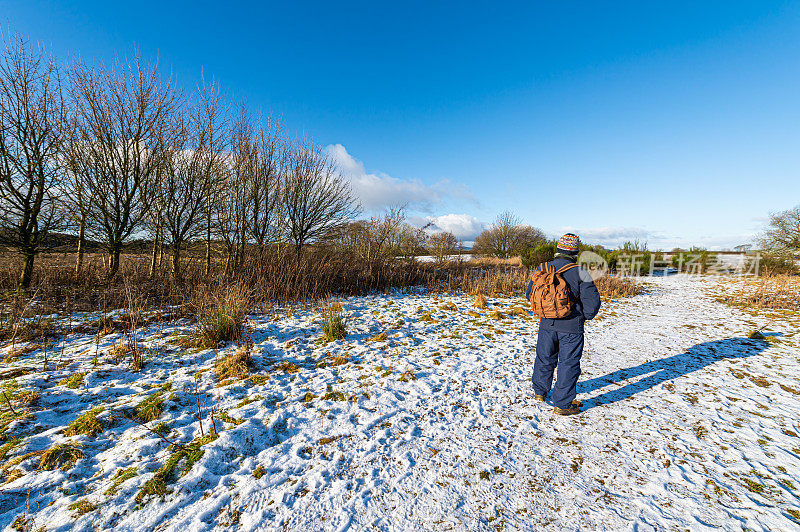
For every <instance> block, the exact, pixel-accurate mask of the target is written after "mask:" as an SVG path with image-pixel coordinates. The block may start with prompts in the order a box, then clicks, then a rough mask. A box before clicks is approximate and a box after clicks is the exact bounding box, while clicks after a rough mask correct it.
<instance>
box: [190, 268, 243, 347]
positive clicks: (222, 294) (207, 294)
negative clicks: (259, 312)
mask: <svg viewBox="0 0 800 532" xmlns="http://www.w3.org/2000/svg"><path fill="white" fill-rule="evenodd" d="M252 300H253V297H252V293H251V291H250V290H248V289H247V288H246V287H245V286H244V285H243V284H240V283H227V284H220V285H217V286H216V287H214V288H206V289H205V290H202V291H201V292H200V293H199V295H198V296H197V297H195V299H194V302H193V305H194V307H195V308H196V309H197V311H196V319H197V331H196V332H195V345H196V346H197V347H202V348H206V349H213V348H216V347H219V345H220V343H222V342H232V341H236V340H241V339H242V337H243V332H244V316H245V313H246V312H247V310H248V309H249V308H250V306H251V304H252Z"/></svg>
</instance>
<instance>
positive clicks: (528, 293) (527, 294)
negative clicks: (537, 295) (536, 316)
mask: <svg viewBox="0 0 800 532" xmlns="http://www.w3.org/2000/svg"><path fill="white" fill-rule="evenodd" d="M532 288H533V281H532V280H531V281H528V288H526V289H525V299H527V300H528V301H530V300H531V289H532Z"/></svg>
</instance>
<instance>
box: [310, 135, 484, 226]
mask: <svg viewBox="0 0 800 532" xmlns="http://www.w3.org/2000/svg"><path fill="white" fill-rule="evenodd" d="M325 149H326V151H327V153H328V155H329V156H330V157H331V158H332V159H333V160H334V161H335V162H336V164H337V165H338V166H339V168H340V169H341V170H342V173H343V174H344V175H345V177H347V178H348V179H349V181H350V186H351V187H352V189H353V193H354V194H355V196H356V198H358V201H359V202H360V203H361V207H362V208H363V209H364V211H365V212H376V211H380V210H382V209H384V208H386V207H389V206H397V205H408V206H409V208H411V209H412V210H417V211H422V212H430V211H431V210H432V209H433V206H434V205H437V204H440V203H442V201H443V200H445V199H462V200H463V199H466V200H468V201H471V202H474V201H475V200H474V198H473V197H472V194H471V193H470V191H469V189H467V187H466V186H464V185H458V184H454V183H451V182H450V181H448V180H446V179H444V180H441V181H439V182H438V183H436V184H434V185H426V184H425V183H423V182H421V181H420V180H418V179H398V178H396V177H392V176H390V175H386V174H384V173H381V172H378V173H368V172H367V171H366V169H365V168H364V163H363V162H361V161H359V160H358V159H356V158H355V157H353V156H352V155H350V154H349V153H348V152H347V149H345V147H344V146H342V145H341V144H331V145H329V146H327V147H326V148H325Z"/></svg>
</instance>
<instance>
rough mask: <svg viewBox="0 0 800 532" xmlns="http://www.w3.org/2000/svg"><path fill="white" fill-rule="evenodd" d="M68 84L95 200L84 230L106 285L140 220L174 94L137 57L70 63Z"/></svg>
mask: <svg viewBox="0 0 800 532" xmlns="http://www.w3.org/2000/svg"><path fill="white" fill-rule="evenodd" d="M71 81H72V83H71V85H72V91H73V100H74V105H75V115H76V119H77V120H76V122H77V127H78V128H79V131H80V137H82V138H85V139H88V142H87V143H86V144H85V149H84V150H82V153H81V157H82V158H84V162H83V163H82V164H83V166H85V167H91V168H92V169H93V171H92V172H90V173H89V174H88V175H87V176H86V179H85V180H84V184H85V186H86V188H87V189H88V191H89V193H90V194H91V195H92V196H93V198H94V201H93V203H92V209H91V217H92V219H93V223H92V224H91V226H90V229H91V232H92V234H94V235H96V236H97V237H98V238H100V239H102V240H103V242H104V245H105V248H106V252H107V253H108V257H109V263H108V272H107V275H108V278H109V279H111V278H112V277H113V276H114V275H116V273H117V271H118V270H119V260H120V254H121V253H122V247H123V244H124V243H125V241H126V240H127V239H128V238H129V237H130V236H131V235H132V234H133V233H134V232H136V231H137V230H138V229H139V228H141V226H142V223H143V221H144V219H145V216H146V215H147V212H148V208H149V206H150V201H149V200H150V197H149V192H150V190H151V187H152V185H153V181H154V178H155V174H156V171H157V169H158V167H159V165H160V164H161V162H162V160H163V153H162V151H163V133H164V125H165V123H166V120H167V115H168V114H169V113H170V112H172V109H173V107H174V102H175V98H176V96H175V94H174V92H173V90H172V87H171V82H170V81H167V82H163V81H162V80H161V79H160V76H159V73H158V66H157V64H148V65H145V64H142V62H141V61H140V59H139V56H138V55H134V57H133V60H132V61H130V62H116V63H115V64H114V66H113V67H112V68H111V69H106V68H104V67H103V68H91V67H88V66H86V65H84V64H80V63H76V64H75V65H74V66H73V68H72V70H71Z"/></svg>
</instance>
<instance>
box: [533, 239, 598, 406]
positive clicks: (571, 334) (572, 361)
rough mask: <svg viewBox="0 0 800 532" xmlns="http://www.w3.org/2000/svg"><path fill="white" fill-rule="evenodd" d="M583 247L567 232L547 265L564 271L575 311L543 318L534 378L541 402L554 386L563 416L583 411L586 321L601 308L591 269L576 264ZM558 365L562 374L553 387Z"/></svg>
mask: <svg viewBox="0 0 800 532" xmlns="http://www.w3.org/2000/svg"><path fill="white" fill-rule="evenodd" d="M579 249H580V240H579V239H578V237H577V236H576V235H573V234H572V233H567V234H565V235H564V236H562V237H561V238H560V239H559V240H558V244H557V245H556V254H555V257H554V258H553V260H551V261H550V262H548V263H547V264H546V265H544V267H545V268H546V270H550V271H552V270H555V271H556V272H558V271H559V270H561V273H558V275H560V276H561V277H562V278H563V280H564V281H566V283H567V285H568V287H569V296H570V301H571V306H572V312H571V313H569V314H568V315H567V316H566V317H563V318H555V319H548V318H541V319H540V321H539V337H538V338H537V340H536V362H535V363H534V365H533V377H532V379H531V380H532V381H533V391H534V393H535V394H536V395H534V399H535V400H537V401H544V399H545V396H546V395H547V393H548V392H549V391H550V389H551V388H552V389H553V404H554V405H555V410H554V412H555V413H556V414H559V415H572V414H577V413H578V412H579V408H578V407H579V406H580V402H579V401H577V400H575V395H576V392H575V387H576V385H577V384H578V377H579V376H580V374H581V355H582V354H583V324H584V322H585V321H587V320H591V319H592V318H594V317H595V316H596V315H597V312H598V311H599V310H600V294H599V293H598V292H597V287H595V285H594V281H592V278H591V276H590V275H589V272H587V271H586V270H584V269H583V268H581V267H579V266H577V267H576V266H572V265H574V264H576V262H577V257H578V251H579ZM565 267H566V268H565ZM540 271H541V268H540ZM533 285H534V283H533V281H531V282H530V283H529V284H528V289H527V291H526V293H525V295H526V297H527V298H528V300H529V301H530V299H531V290H532V289H533ZM556 366H557V367H558V375H557V378H556V385H555V387H553V373H554V371H555V369H556Z"/></svg>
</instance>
